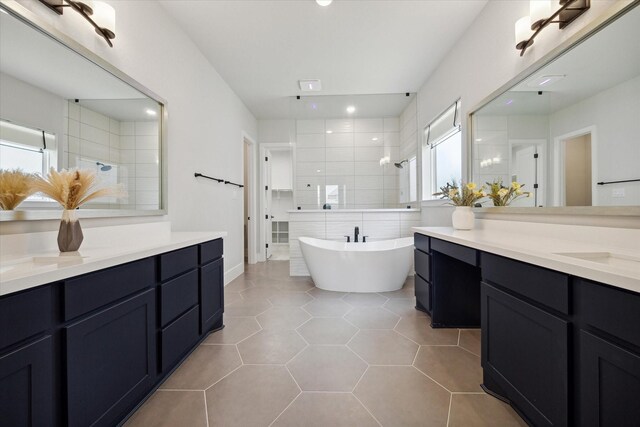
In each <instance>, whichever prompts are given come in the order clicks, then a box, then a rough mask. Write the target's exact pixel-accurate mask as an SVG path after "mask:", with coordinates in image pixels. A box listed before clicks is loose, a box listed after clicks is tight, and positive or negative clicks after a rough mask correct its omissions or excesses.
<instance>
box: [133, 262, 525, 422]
mask: <svg viewBox="0 0 640 427" xmlns="http://www.w3.org/2000/svg"><path fill="white" fill-rule="evenodd" d="M413 294H414V288H413V279H412V278H409V279H407V282H406V283H405V285H404V287H403V289H401V290H399V291H395V292H388V293H379V294H347V293H340V292H327V291H323V290H321V289H317V288H315V287H314V286H313V282H311V280H310V279H309V278H300V277H297V278H296V277H289V263H288V262H287V261H269V262H267V263H261V264H256V265H247V266H246V271H245V273H244V274H243V275H242V276H241V277H239V278H237V279H236V280H234V281H233V282H232V283H230V284H229V285H228V286H227V287H226V288H225V298H226V309H225V325H226V327H225V328H224V329H223V330H221V331H218V332H216V333H213V334H211V335H209V337H207V339H206V340H205V341H204V342H203V343H202V344H201V345H200V346H199V347H198V348H197V349H196V350H195V351H194V352H193V353H192V354H191V355H190V356H189V358H188V359H187V360H186V361H185V362H184V363H183V364H182V366H180V367H179V368H178V369H177V370H176V371H175V372H174V373H173V375H172V376H171V377H170V378H169V379H167V381H165V382H164V384H162V386H161V387H160V389H159V390H158V391H157V392H156V393H155V394H154V395H153V396H152V397H151V398H150V399H149V400H148V401H147V402H146V403H145V404H144V405H143V406H142V407H141V408H140V409H139V410H138V412H136V413H135V414H134V415H133V417H131V419H129V420H128V422H127V423H126V426H128V427H135V426H166V427H172V426H180V427H184V426H194V427H198V426H203V427H207V426H208V427H213V426H239V427H250V426H305V427H307V426H318V427H325V426H331V427H333V426H349V427H359V426H385V427H387V426H389V427H395V426H398V427H404V426H449V427H453V426H464V427H469V426H500V427H508V426H525V425H526V424H525V423H524V421H522V420H521V419H520V418H519V417H518V416H517V415H516V414H515V412H514V411H513V410H512V409H511V408H510V407H509V406H508V405H505V404H504V403H502V402H500V401H499V400H497V399H494V398H493V397H491V396H488V395H487V394H485V393H483V392H482V390H481V389H480V386H479V384H480V382H481V381H482V371H481V368H480V333H479V330H471V329H467V330H457V329H455V330H452V329H437V330H435V329H431V327H429V319H428V318H427V317H426V315H425V314H424V313H421V312H419V311H417V310H415V308H414V306H415V299H414V296H413Z"/></svg>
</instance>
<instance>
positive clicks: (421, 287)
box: [415, 275, 431, 313]
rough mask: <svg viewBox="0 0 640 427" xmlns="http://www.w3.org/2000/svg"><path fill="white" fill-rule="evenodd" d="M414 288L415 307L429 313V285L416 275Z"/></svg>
mask: <svg viewBox="0 0 640 427" xmlns="http://www.w3.org/2000/svg"><path fill="white" fill-rule="evenodd" d="M415 286H416V288H415V291H416V305H417V307H418V308H420V309H422V310H424V311H426V312H428V313H431V285H430V284H429V282H427V281H425V280H424V279H422V277H420V276H418V275H416V276H415Z"/></svg>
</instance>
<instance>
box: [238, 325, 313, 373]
mask: <svg viewBox="0 0 640 427" xmlns="http://www.w3.org/2000/svg"><path fill="white" fill-rule="evenodd" d="M306 345H307V344H306V343H305V342H304V340H303V339H302V338H301V337H300V335H298V333H297V332H296V331H292V330H284V331H281V330H262V331H260V332H258V333H257V334H255V335H253V336H251V337H250V338H247V339H246V340H244V341H242V342H241V343H240V344H238V351H239V352H240V355H241V356H242V361H243V363H247V364H264V363H267V364H280V365H283V364H285V363H287V362H288V361H289V360H291V358H292V357H293V356H295V355H296V354H298V353H299V352H300V350H302V349H303V348H305V346H306Z"/></svg>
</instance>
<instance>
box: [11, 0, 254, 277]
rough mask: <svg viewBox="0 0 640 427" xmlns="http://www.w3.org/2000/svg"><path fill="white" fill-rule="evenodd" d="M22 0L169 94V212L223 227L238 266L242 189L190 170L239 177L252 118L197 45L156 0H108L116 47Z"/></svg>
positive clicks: (188, 224) (193, 223) (187, 221)
mask: <svg viewBox="0 0 640 427" xmlns="http://www.w3.org/2000/svg"><path fill="white" fill-rule="evenodd" d="M19 2H20V3H21V4H22V5H24V6H25V7H27V8H28V9H30V10H31V11H32V12H34V13H35V14H37V15H38V16H39V17H41V18H42V19H44V20H46V21H48V22H50V23H51V25H53V26H55V27H56V28H58V29H59V30H60V31H62V32H65V33H66V34H68V35H69V36H70V37H72V38H74V39H75V40H77V41H78V42H79V43H81V44H83V45H84V46H85V47H87V48H88V49H90V50H92V51H93V52H95V53H96V54H97V55H99V56H101V57H102V58H104V59H105V60H107V61H109V62H110V63H112V64H113V65H114V66H116V67H117V68H119V69H120V70H122V71H123V72H125V73H126V74H128V75H129V76H131V77H132V78H134V79H135V80H137V81H138V82H140V83H141V84H143V85H144V86H146V87H148V88H149V89H150V90H152V91H153V92H155V93H157V94H158V95H160V96H162V97H163V98H165V99H166V100H167V102H168V112H169V120H168V158H167V159H166V160H167V162H168V170H169V183H168V203H169V213H168V218H167V219H169V220H170V221H171V223H172V228H173V230H177V231H184V230H221V231H227V232H228V233H229V235H228V237H227V238H225V242H224V244H225V247H224V251H225V269H226V272H227V273H229V274H228V276H232V275H235V274H238V273H239V272H240V271H242V268H243V239H242V233H243V197H242V192H241V190H238V189H237V188H236V187H233V186H229V185H222V184H217V183H214V182H209V181H206V180H196V179H195V178H194V177H193V173H194V172H202V173H205V174H210V175H213V176H219V177H222V178H226V179H228V180H230V181H233V182H240V181H242V177H243V172H242V171H243V161H242V157H243V156H242V150H243V146H242V131H245V132H247V133H248V134H249V135H250V136H251V137H252V138H254V139H255V136H256V135H257V122H256V120H255V118H254V117H253V115H252V114H251V112H250V111H249V110H248V109H247V108H246V106H245V105H244V104H243V103H242V101H241V100H240V99H239V98H238V96H237V95H236V94H235V93H234V92H233V90H232V89H231V88H230V87H229V85H227V83H226V82H225V81H224V80H223V79H222V78H221V77H220V75H219V74H218V73H217V72H216V70H215V69H214V68H213V66H211V64H210V63H209V62H208V61H207V60H206V58H205V57H204V56H203V54H202V53H201V52H200V51H199V50H198V48H197V47H196V45H195V44H194V43H193V42H192V41H191V39H189V38H188V36H187V35H186V33H185V32H184V31H183V30H181V29H180V28H179V27H178V26H177V25H176V23H175V22H174V20H173V19H172V18H171V16H170V15H169V13H168V12H167V11H166V10H165V9H164V8H163V7H162V6H161V5H159V4H158V3H156V2H155V1H147V0H139V1H108V3H109V4H111V5H112V6H113V7H114V9H115V11H116V17H117V28H116V39H115V40H114V47H113V48H109V47H108V46H107V45H106V43H105V42H104V40H103V39H101V38H100V37H98V36H97V35H96V34H95V32H94V31H93V30H92V28H91V27H90V26H89V25H87V23H86V22H85V21H84V20H83V19H82V17H80V16H79V15H78V14H76V13H71V12H68V11H67V12H65V14H64V15H63V16H62V17H60V16H58V15H56V14H55V13H53V12H51V11H50V10H49V9H47V8H46V7H44V6H43V5H41V4H39V3H37V2H34V1H32V0H20V1H19ZM153 220H157V218H155V219H154V218H150V219H140V218H132V219H129V220H122V219H118V220H115V219H114V220H110V219H104V220H94V221H89V220H86V221H83V223H84V226H85V227H88V226H92V225H96V226H99V225H112V224H122V223H123V222H133V223H135V222H140V221H153ZM57 224H58V223H57V221H48V222H46V223H40V224H34V223H31V222H29V223H15V224H8V225H6V224H3V227H2V233H15V232H30V231H36V230H42V229H47V228H48V229H55V228H56V227H57ZM232 269H233V271H230V270H232Z"/></svg>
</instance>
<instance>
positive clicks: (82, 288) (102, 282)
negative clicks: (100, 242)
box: [64, 258, 156, 320]
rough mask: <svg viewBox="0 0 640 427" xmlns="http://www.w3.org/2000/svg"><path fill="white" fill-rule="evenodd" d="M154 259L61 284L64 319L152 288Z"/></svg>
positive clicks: (154, 280)
mask: <svg viewBox="0 0 640 427" xmlns="http://www.w3.org/2000/svg"><path fill="white" fill-rule="evenodd" d="M155 282H156V262H155V258H146V259H143V260H141V261H135V262H131V263H129V264H124V265H120V266H117V267H113V268H109V269H106V270H101V271H98V272H95V273H89V274H86V275H84V276H80V277H78V278H75V279H71V280H67V281H65V283H64V319H65V320H70V319H73V318H74V317H77V316H80V315H81V314H85V313H88V312H90V311H91V310H94V309H96V308H99V307H102V306H103V305H106V304H109V303H111V302H114V301H116V300H118V299H120V298H124V297H126V296H127V295H131V294H133V293H135V292H138V291H141V290H143V289H145V288H148V287H150V286H153V285H154V284H155Z"/></svg>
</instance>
